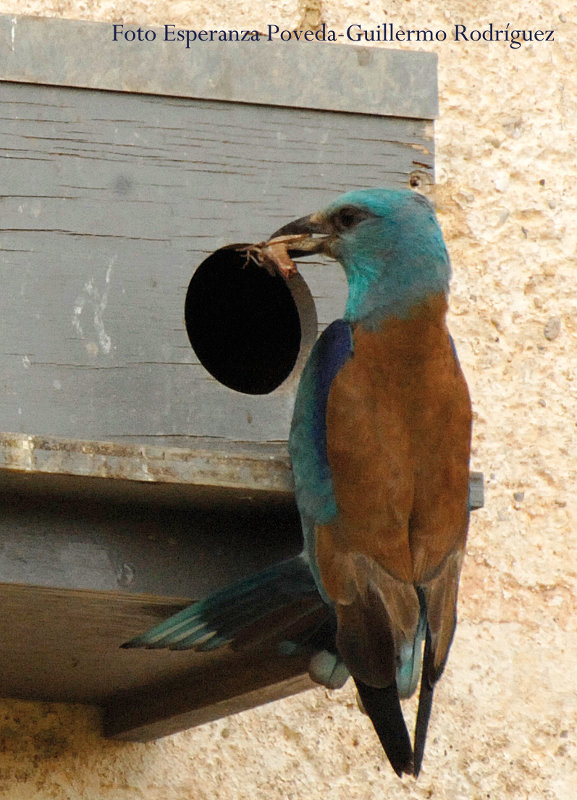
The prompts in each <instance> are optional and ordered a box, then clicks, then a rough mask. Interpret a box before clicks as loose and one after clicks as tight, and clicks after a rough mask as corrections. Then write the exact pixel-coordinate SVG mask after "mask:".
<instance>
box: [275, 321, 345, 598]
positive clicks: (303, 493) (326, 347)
mask: <svg viewBox="0 0 577 800" xmlns="http://www.w3.org/2000/svg"><path fill="white" fill-rule="evenodd" d="M352 355H353V335H352V330H351V326H350V325H349V323H348V322H345V320H342V319H338V320H335V322H333V323H332V324H331V325H329V327H328V328H327V329H326V330H325V331H324V332H323V334H322V335H321V336H320V338H319V340H318V341H317V343H316V344H315V346H314V347H313V349H312V352H311V354H310V356H309V359H308V361H307V363H306V366H305V368H304V370H303V373H302V376H301V380H300V383H299V388H298V392H297V396H296V401H295V408H294V414H293V421H292V426H291V433H290V437H289V452H290V456H291V461H292V468H293V473H294V480H295V492H296V499H297V505H298V508H299V512H300V515H301V520H302V528H303V536H304V553H303V555H304V556H305V558H306V559H307V561H308V564H309V567H310V570H311V572H312V573H313V576H314V578H315V581H316V584H317V588H318V590H319V592H320V594H321V596H322V597H323V599H324V600H325V602H326V603H328V604H329V605H331V601H330V600H329V598H328V596H327V594H326V592H325V590H324V588H323V586H322V583H321V579H320V575H319V571H318V567H317V564H316V557H315V526H316V525H319V524H324V523H326V522H329V521H330V520H331V519H333V518H334V517H335V516H336V514H337V507H336V501H335V494H334V489H333V480H332V475H331V470H330V467H329V461H328V457H327V425H326V412H327V403H328V398H329V393H330V390H331V385H332V382H333V380H334V379H335V377H336V376H337V374H338V373H339V371H340V370H341V368H342V367H343V365H344V364H345V363H346V362H347V361H348V359H349V358H351V356H352Z"/></svg>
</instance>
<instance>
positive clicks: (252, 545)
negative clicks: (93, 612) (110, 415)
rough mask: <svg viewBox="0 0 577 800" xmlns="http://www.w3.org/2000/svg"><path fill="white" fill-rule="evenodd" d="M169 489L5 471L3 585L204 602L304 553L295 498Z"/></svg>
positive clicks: (0, 485)
mask: <svg viewBox="0 0 577 800" xmlns="http://www.w3.org/2000/svg"><path fill="white" fill-rule="evenodd" d="M7 477H11V478H12V479H8V480H7ZM101 484H104V485H101ZM111 486H115V487H116V490H115V491H114V490H111ZM164 486H165V489H169V487H171V486H172V488H173V490H172V491H170V490H169V491H166V490H165V491H162V488H161V487H162V484H160V485H159V484H157V483H153V484H150V483H148V484H145V483H132V482H128V481H126V480H118V479H113V478H110V479H109V480H108V481H102V480H101V479H96V478H92V479H88V478H72V477H69V478H68V480H64V479H62V477H61V476H59V475H57V476H56V479H54V478H53V477H52V476H50V475H38V474H33V475H26V474H24V475H22V474H20V473H2V472H0V510H1V513H0V583H5V584H18V585H22V586H36V587H38V586H45V587H51V588H59V589H74V590H76V589H86V590H92V591H99V592H106V593H114V592H124V593H127V594H147V595H150V596H156V597H159V598H164V597H168V598H170V597H174V596H181V597H188V598H191V599H199V598H201V597H205V596H207V595H209V594H211V593H212V592H214V591H217V590H218V589H220V588H222V587H223V586H225V585H227V584H230V583H233V582H234V581H236V580H239V579H241V578H243V577H246V576H247V575H250V574H253V573H255V572H258V571H259V570H260V569H264V568H265V567H267V566H269V565H270V564H273V563H277V562H278V561H282V560H283V559H285V558H288V557H290V556H293V555H296V554H297V553H298V552H300V550H301V548H302V535H301V528H300V522H299V519H298V514H297V511H296V508H295V505H294V502H293V500H292V496H291V495H285V496H284V497H279V496H278V495H274V494H273V495H272V496H271V495H270V494H268V493H265V492H262V491H261V492H258V491H257V492H250V491H249V490H248V489H246V488H245V489H244V490H243V491H242V492H241V491H231V490H230V489H224V488H221V489H218V488H216V489H212V490H210V491H208V490H207V488H206V487H204V492H201V491H199V488H198V487H192V491H190V487H189V486H183V485H182V484H179V485H178V486H175V484H168V485H167V484H164ZM151 489H152V491H151ZM176 489H178V490H179V491H175V490H176Z"/></svg>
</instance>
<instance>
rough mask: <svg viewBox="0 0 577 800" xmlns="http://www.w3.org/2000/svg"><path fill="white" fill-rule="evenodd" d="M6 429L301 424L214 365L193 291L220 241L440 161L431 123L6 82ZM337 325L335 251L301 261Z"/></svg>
mask: <svg viewBox="0 0 577 800" xmlns="http://www.w3.org/2000/svg"><path fill="white" fill-rule="evenodd" d="M2 93H3V103H2V115H1V119H0V153H1V155H2V156H3V164H4V167H3V181H2V190H1V196H0V210H1V213H2V217H3V229H4V230H3V232H2V253H1V262H0V269H1V272H0V275H1V279H2V285H3V293H2V300H1V301H0V302H1V303H2V305H1V314H0V320H1V321H0V326H1V337H0V340H1V341H2V346H1V353H0V369H1V371H2V374H3V376H4V382H3V384H2V388H1V391H0V430H4V431H15V432H24V433H30V434H41V435H55V436H60V437H67V438H75V439H85V440H94V441H110V440H114V441H131V440H136V441H138V442H139V443H144V442H149V443H161V444H174V445H178V446H182V447H186V446H189V445H190V444H191V443H194V441H195V439H196V438H197V437H199V436H204V437H207V436H208V437H218V438H221V439H225V440H228V441H232V440H240V441H279V440H281V441H282V440H285V439H286V436H287V432H288V427H289V420H290V415H291V409H292V398H293V394H294V390H295V387H296V380H297V378H298V375H297V374H296V373H293V375H292V376H290V377H289V379H288V380H287V381H286V382H285V383H284V384H283V385H282V386H281V387H280V388H279V389H277V390H276V391H275V392H273V393H272V394H270V395H266V396H262V397H255V396H251V395H244V394H240V393H238V392H234V391H232V390H229V389H226V388H225V387H223V386H221V385H220V384H218V383H217V382H215V381H214V380H213V379H212V378H210V376H209V375H208V373H206V371H205V370H204V368H203V367H202V366H201V365H199V364H198V362H197V361H196V359H195V356H194V353H193V352H192V350H191V347H190V344H189V342H188V339H187V336H186V330H185V326H184V322H183V307H184V299H185V295H186V289H187V285H188V282H189V280H190V277H191V275H192V272H193V270H194V268H195V267H196V266H197V265H198V264H199V263H200V262H201V261H202V260H203V259H204V258H205V257H206V256H207V255H208V254H209V253H211V252H212V251H213V250H215V249H216V248H218V247H220V246H222V245H224V244H227V243H230V242H235V241H251V240H261V239H263V238H264V237H266V236H267V235H268V234H270V233H271V231H273V230H275V229H277V228H278V227H279V225H280V224H281V223H282V222H285V221H286V220H290V219H293V218H294V217H295V216H298V215H300V214H302V213H305V212H309V211H311V210H314V209H315V208H317V207H320V206H321V205H323V204H325V203H326V201H327V199H329V198H330V197H332V196H334V195H336V194H338V193H340V192H341V191H343V190H344V189H349V188H353V187H362V186H366V185H375V184H383V183H389V184H392V185H397V186H400V185H406V184H407V181H408V179H409V175H410V174H411V172H412V170H413V169H415V162H423V161H425V162H426V163H427V164H428V169H429V172H431V171H432V137H431V126H430V123H428V122H424V121H420V120H407V119H395V118H385V117H375V116H369V115H359V114H353V115H351V114H342V113H331V112H314V111H307V110H295V109H285V108H273V107H263V106H253V105H247V104H240V103H225V102H215V101H202V100H187V99H175V98H166V97H156V96H147V95H131V94H122V93H113V92H97V91H82V90H77V89H61V88H55V87H48V86H34V85H24V84H10V83H4V84H3V86H2ZM302 272H303V275H304V277H305V279H306V280H307V282H308V283H309V286H310V288H311V291H312V293H313V296H314V297H315V302H316V306H317V313H318V316H319V320H320V323H321V326H322V325H325V324H326V323H327V322H329V321H330V320H332V319H333V318H335V317H337V316H339V315H340V313H341V311H342V307H343V303H344V297H345V282H344V279H343V278H342V276H341V273H340V268H339V267H338V266H336V265H323V267H322V269H320V268H319V267H315V265H314V264H311V265H310V266H309V265H307V266H306V267H304V269H303V270H302Z"/></svg>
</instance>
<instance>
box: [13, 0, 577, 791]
mask: <svg viewBox="0 0 577 800" xmlns="http://www.w3.org/2000/svg"><path fill="white" fill-rule="evenodd" d="M430 5H431V4H429V3H424V2H423V3H418V2H416V0H407V1H405V0H389V2H388V3H387V4H386V11H385V8H384V6H381V5H380V4H378V3H375V2H372V3H369V2H360V0H324V2H323V0H281V2H279V3H275V4H272V5H270V4H267V3H264V2H261V0H253V2H252V3H248V2H246V0H236V2H235V0H211V2H208V1H207V0H203V2H199V3H197V4H195V3H191V2H175V3H169V2H159V3H154V2H148V0H142V2H130V1H129V0H119V1H118V2H106V1H105V0H102V2H77V3H75V2H69V1H68V0H64V1H63V2H58V3H50V2H48V1H46V2H43V0H36V2H27V0H24V1H23V2H17V1H16V0H0V12H1V13H31V14H40V15H45V16H69V17H76V18H83V19H99V20H107V21H111V22H112V21H124V22H131V21H132V22H138V23H165V22H174V23H178V24H182V25H185V24H186V23H188V27H196V28H198V27H202V26H220V25H226V26H227V27H232V26H235V27H242V26H247V25H250V26H251V27H252V26H253V25H254V26H258V25H262V24H266V23H267V22H269V21H271V22H273V21H274V22H276V21H278V22H279V23H281V24H282V25H283V26H285V27H291V26H292V27H294V26H295V25H298V24H299V23H302V22H303V21H306V23H307V24H309V25H311V24H315V23H318V22H319V20H324V21H326V22H327V23H328V24H329V25H330V26H332V27H334V28H339V29H342V28H343V27H344V26H346V24H348V23H351V22H358V23H362V24H365V25H376V24H379V23H382V22H384V21H392V22H394V23H395V24H396V25H404V26H405V27H408V28H411V27H413V28H414V27H425V26H427V27H432V28H438V27H442V28H445V29H449V28H451V26H452V25H454V24H455V23H462V24H465V25H467V27H468V28H478V27H484V26H486V25H488V23H489V22H493V23H495V25H496V26H498V27H503V26H504V25H505V24H506V23H508V22H510V23H511V29H513V28H526V29H530V28H533V29H535V28H541V29H543V28H545V29H555V39H556V41H555V42H554V43H538V44H534V45H524V46H523V47H521V48H520V49H516V50H514V49H511V48H509V47H508V46H507V45H506V44H504V43H496V42H494V43H487V44H482V43H479V44H474V43H470V44H467V43H454V42H448V41H447V42H445V43H440V44H437V45H435V48H434V49H435V50H436V52H437V53H438V55H439V75H440V101H441V103H440V118H439V120H438V122H437V124H436V141H437V178H438V188H437V202H438V204H439V209H440V217H441V221H442V224H443V228H444V231H445V234H446V238H447V242H448V246H449V249H450V251H451V254H452V258H453V263H454V273H455V274H454V280H453V294H452V315H451V326H452V330H453V333H454V336H455V339H456V341H457V344H458V347H459V351H460V354H461V360H462V362H463V366H464V368H465V371H466V374H467V377H468V380H469V383H470V387H471V393H472V395H473V399H474V406H475V435H474V451H473V465H472V466H473V468H475V469H482V470H483V471H484V472H485V476H486V479H487V498H486V509H485V510H483V511H481V512H478V513H476V514H475V515H474V517H473V520H472V526H471V533H470V545H469V548H468V559H467V562H466V566H465V570H464V575H463V581H462V595H461V602H460V624H459V629H458V633H457V637H456V640H455V643H454V646H453V650H452V653H451V659H450V663H449V666H448V669H447V671H446V674H445V676H444V678H443V680H442V681H441V683H440V685H439V689H438V692H437V699H436V705H435V709H434V713H433V719H432V725H431V732H430V740H429V745H428V751H427V755H426V759H425V764H424V769H423V773H422V775H421V777H420V779H419V781H418V783H415V782H414V781H412V780H409V779H406V780H405V781H404V782H400V781H399V780H398V779H397V778H396V777H395V776H394V775H393V774H392V772H391V770H390V769H389V768H388V766H387V764H386V763H385V761H384V759H383V756H382V754H381V751H380V747H379V745H378V744H377V742H376V740H375V737H374V735H373V733H372V731H371V729H370V726H369V723H368V721H367V720H366V719H365V718H364V717H363V716H361V715H360V713H359V712H358V710H357V707H356V703H355V697H354V691H353V688H352V687H351V686H347V687H346V688H345V689H344V690H342V691H340V692H335V693H329V692H327V691H325V690H323V689H320V688H319V689H317V690H313V691H311V692H309V693H306V694H304V695H300V696H298V697H294V698H290V699H288V700H285V701H281V702H278V703H275V704H272V705H270V706H267V707H264V708H261V709H256V710H253V711H250V712H246V713H244V714H241V715H237V716H235V717H231V718H229V719H224V720H221V721H218V722H215V723H212V724H209V725H207V726H205V727H203V728H198V729H195V730H192V731H188V732H186V733H182V734H179V735H177V736H173V737H169V738H167V739H164V740H162V741H159V742H156V743H153V744H147V745H137V744H119V743H114V742H108V741H105V740H103V739H101V738H100V737H99V718H98V713H97V712H96V711H95V710H94V709H85V708H82V707H69V706H58V705H53V704H44V705H40V704H27V703H21V702H15V701H5V702H3V703H0V797H2V798H10V800H40V799H42V800H44V798H54V800H81V799H82V800H113V799H114V800H136V799H137V798H138V799H140V798H142V800H185V798H186V800H189V799H192V800H204V798H222V800H229V798H230V800H232V798H234V799H235V800H236V799H239V800H240V798H251V800H261V799H262V800H277V799H278V800H281V798H283V799H284V800H286V799H287V798H290V799H291V800H300V799H301V798H303V800H304V798H306V800H314V799H315V798H323V799H325V800H345V798H346V800H353V799H354V798H367V799H368V798H383V797H393V796H394V797H397V798H431V797H434V798H435V800H445V798H446V799H447V800H464V799H465V798H471V799H474V800H481V798H483V800H484V799H485V798H493V800H505V799H506V798H507V799H508V798H511V800H520V799H521V798H531V800H533V798H543V799H544V800H553V799H555V800H570V799H571V798H573V797H576V796H577V744H576V742H577V691H576V686H577V677H576V673H577V636H576V627H577V623H576V616H577V614H576V611H577V608H576V605H577V603H576V599H575V591H576V583H577V582H576V571H577V544H576V536H577V501H576V499H575V493H576V489H577V484H576V471H577V445H576V435H575V434H576V422H577V386H576V383H577V381H576V380H575V376H576V355H577V304H576V298H575V294H576V282H577V281H576V278H577V258H576V244H577V233H576V231H577V192H576V190H575V183H576V179H577V170H576V167H575V163H576V153H577V122H576V120H577V47H576V45H575V42H576V41H577V6H576V5H575V3H574V2H569V0H559V2H555V1H554V0H542V1H539V0H523V1H522V2H520V3H517V4H511V3H506V2H504V1H503V0H494V2H491V3H489V2H488V1H487V0H480V2H478V3H477V4H474V5H472V4H470V3H467V2H464V0H447V2H446V3H445V4H444V7H445V9H446V10H445V11H442V12H441V11H433V10H432V9H431V7H430ZM473 9H474V10H473ZM511 9H513V10H511ZM413 708H414V705H411V704H409V706H408V709H409V713H410V711H412V710H413Z"/></svg>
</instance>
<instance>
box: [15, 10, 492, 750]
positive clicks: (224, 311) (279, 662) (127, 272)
mask: <svg viewBox="0 0 577 800" xmlns="http://www.w3.org/2000/svg"><path fill="white" fill-rule="evenodd" d="M0 52H1V55H2V68H1V70H2V73H1V74H0V78H1V79H2V81H3V83H2V99H1V105H2V115H1V116H2V121H1V122H0V142H1V147H2V151H3V154H4V156H5V157H4V159H3V170H2V197H1V198H0V207H1V210H2V231H1V232H0V247H1V253H0V254H1V265H2V294H1V298H0V303H1V306H2V308H1V314H0V319H1V325H2V335H1V338H0V342H1V344H0V365H1V372H2V387H1V390H0V431H2V433H0V490H1V492H2V505H3V510H2V515H1V520H0V526H1V542H2V544H1V546H0V597H1V603H2V614H1V616H0V628H1V633H0V636H1V639H2V659H1V662H0V695H3V696H12V697H19V698H26V699H32V700H37V699H40V700H53V701H67V702H82V703H96V704H99V705H101V706H104V708H105V720H106V722H105V730H106V733H107V734H108V735H111V736H117V737H121V738H126V739H138V740H144V739H149V738H152V737H157V736H161V735H164V734H166V733H171V732H173V731H176V730H180V729H182V728H184V727H186V726H190V725H193V724H198V723H199V722H203V721H206V720H209V719H214V718H215V717H218V716H221V715H223V714H226V713H230V712H232V711H236V710H240V709H242V708H246V707H248V706H251V705H255V704H257V703H260V702H264V701H265V700H268V699H273V698H275V697H280V696H282V695H285V694H288V693H291V692H293V691H296V690H298V689H299V688H303V687H305V686H308V685H310V682H309V680H308V678H306V677H304V675H303V673H304V672H305V671H306V664H305V662H304V661H303V659H302V658H301V657H294V658H284V659H275V658H271V657H270V653H266V652H247V653H243V654H233V653H229V652H228V651H225V652H220V651H217V652H215V653H211V654H204V655H202V654H201V655H199V654H195V653H190V652H189V653H187V652H184V653H182V652H181V653H175V652H168V651H163V652H156V651H131V650H128V651H127V650H121V649H120V645H121V643H122V642H123V641H125V640H126V639H129V638H130V637H132V636H134V635H135V634H137V633H139V632H142V631H144V630H146V629H147V628H148V627H149V626H151V625H152V624H153V623H155V622H156V621H158V620H160V619H162V618H164V617H166V616H167V615H169V614H170V613H172V612H173V611H174V610H176V609H178V608H181V607H183V606H184V605H187V604H188V603H189V602H190V601H191V600H193V599H196V598H199V597H202V596H204V595H206V594H208V593H210V592H211V591H213V590H215V589H217V588H219V587H222V586H223V585H225V584H227V583H229V582H231V581H233V580H235V579H238V578H240V577H242V576H245V575H247V574H250V573H251V572H253V571H256V570H258V569H260V568H262V567H264V566H266V565H268V564H270V563H273V562H274V561H276V560H279V559H281V558H285V557H288V556H290V555H294V554H296V553H297V552H299V550H300V547H301V535H300V528H299V523H298V518H297V514H296V510H295V506H294V501H293V490H292V477H291V471H290V465H289V461H288V456H287V452H286V439H287V434H288V430H289V423H290V417H291V413H292V405H293V400H294V394H295V389H296V386H297V382H298V377H299V372H300V368H301V366H302V364H303V362H304V359H305V358H306V356H307V354H308V352H309V351H310V348H311V346H312V344H313V342H314V340H315V338H316V336H317V333H318V332H319V330H321V329H322V328H323V327H324V326H326V325H327V324H328V323H329V322H330V321H331V320H333V319H335V318H336V317H338V316H340V315H341V313H342V309H343V306H344V299H345V281H344V277H343V276H342V274H341V271H340V268H339V267H338V266H337V265H330V264H327V265H324V266H323V268H322V270H319V269H318V267H317V266H316V265H315V263H314V262H312V263H307V264H303V265H302V270H301V272H302V275H303V279H302V280H298V281H296V282H294V284H293V282H291V286H293V287H296V288H292V289H291V290H289V289H287V286H286V285H285V284H284V283H283V281H282V279H280V278H276V279H273V278H271V277H270V276H268V275H267V274H266V273H265V272H264V271H262V270H261V271H258V270H257V273H258V274H255V272H254V269H251V268H246V269H245V268H243V265H242V264H240V263H239V255H238V253H237V252H236V251H234V250H226V249H222V248H224V247H225V246H226V245H229V244H231V243H235V242H252V241H260V240H262V239H264V238H266V237H267V236H268V235H269V234H271V233H272V232H273V231H274V230H276V229H277V228H278V227H279V226H280V225H281V224H283V223H284V222H286V221H289V220H292V219H294V218H296V217H298V216H301V215H303V214H305V213H309V212H311V211H313V210H315V209H316V208H319V207H321V206H323V205H324V204H326V202H327V201H328V200H329V199H331V198H332V197H334V196H336V195H338V194H339V193H340V192H343V191H346V190H348V189H351V188H359V187H366V186H376V185H391V186H399V187H400V186H408V185H417V184H421V185H422V184H426V183H431V182H432V180H433V133H432V119H433V118H434V116H435V114H436V109H437V90H436V58H435V56H434V55H432V54H429V53H419V52H396V51H392V50H382V49H368V48H363V47H353V46H340V45H329V44H324V45H323V44H319V43H294V44H293V43H284V42H278V41H277V42H259V43H248V44H246V43H237V44H235V43H232V42H226V43H197V45H195V46H194V47H191V48H190V49H186V48H185V47H183V46H182V45H178V44H175V43H163V42H161V41H156V42H154V43H152V44H150V43H141V44H138V43H136V44H134V43H133V44H130V43H126V42H117V43H114V42H113V41H112V26H110V25H103V24H99V23H98V24H97V23H84V22H71V21H59V20H47V19H39V18H24V17H21V18H20V17H17V18H14V17H12V16H4V17H0ZM197 268H198V270H197ZM193 274H194V278H193ZM191 279H192V281H191ZM279 280H280V284H279V283H278V281H279ZM267 281H269V283H266V282H267ZM275 281H277V283H274V282H275ZM263 282H264V283H263ZM265 283H266V285H265ZM273 284H274V285H273ZM227 320H228V323H227V322H226V321H227ZM227 325H228V327H227ZM191 342H192V343H193V344H194V349H193V347H192V346H191ZM195 351H196V352H195ZM197 353H198V356H197ZM473 504H475V502H474V503H473ZM477 504H478V502H477Z"/></svg>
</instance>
